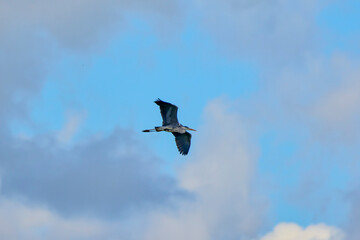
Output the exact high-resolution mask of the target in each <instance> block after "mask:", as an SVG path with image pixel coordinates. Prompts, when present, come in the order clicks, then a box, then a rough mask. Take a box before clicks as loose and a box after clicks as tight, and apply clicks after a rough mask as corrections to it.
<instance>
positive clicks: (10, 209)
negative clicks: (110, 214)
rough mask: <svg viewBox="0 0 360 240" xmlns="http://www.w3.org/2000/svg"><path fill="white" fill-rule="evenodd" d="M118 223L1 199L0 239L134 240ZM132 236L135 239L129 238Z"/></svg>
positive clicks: (121, 223)
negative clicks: (61, 214)
mask: <svg viewBox="0 0 360 240" xmlns="http://www.w3.org/2000/svg"><path fill="white" fill-rule="evenodd" d="M125 226H126V227H129V224H126V223H123V222H121V221H118V222H116V221H112V222H110V221H101V220H98V219H92V218H86V217H81V218H65V217H62V216H60V215H58V214H56V213H54V212H53V211H51V210H50V209H48V208H44V207H40V206H34V205H27V204H25V203H23V202H21V201H17V200H14V199H7V198H4V197H2V199H1V201H0V238H1V239H7V240H16V239H32V240H41V239H54V240H58V239H59V240H60V239H69V240H75V239H76V240H78V239H84V240H85V239H89V240H90V239H124V235H123V234H125V235H126V239H137V238H136V237H135V236H136V234H135V233H133V234H132V235H131V234H129V232H128V231H127V230H126V227H125ZM131 236H134V238H131Z"/></svg>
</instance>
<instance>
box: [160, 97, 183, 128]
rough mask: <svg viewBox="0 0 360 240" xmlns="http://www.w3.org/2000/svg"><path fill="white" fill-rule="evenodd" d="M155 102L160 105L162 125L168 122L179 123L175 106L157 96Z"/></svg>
mask: <svg viewBox="0 0 360 240" xmlns="http://www.w3.org/2000/svg"><path fill="white" fill-rule="evenodd" d="M155 103H156V104H157V105H158V106H159V107H160V112H161V117H162V119H163V123H162V124H163V126H165V125H169V124H179V122H178V119H177V110H178V107H177V106H175V105H173V104H171V103H168V102H164V101H162V100H160V99H159V98H158V99H157V100H156V101H155Z"/></svg>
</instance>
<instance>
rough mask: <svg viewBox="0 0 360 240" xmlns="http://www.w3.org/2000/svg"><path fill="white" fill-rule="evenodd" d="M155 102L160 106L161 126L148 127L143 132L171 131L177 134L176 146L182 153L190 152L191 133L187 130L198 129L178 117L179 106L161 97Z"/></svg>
mask: <svg viewBox="0 0 360 240" xmlns="http://www.w3.org/2000/svg"><path fill="white" fill-rule="evenodd" d="M155 103H156V104H157V105H158V106H159V107H160V112H161V116H162V119H163V122H162V126H161V127H155V128H154V129H146V130H143V132H160V131H165V132H171V133H172V134H173V135H174V136H175V142H176V146H177V148H178V150H179V152H180V154H182V155H186V154H188V152H189V149H190V144H191V134H190V133H188V132H187V131H186V130H191V131H196V130H195V129H192V128H189V127H187V126H183V125H181V124H180V123H179V121H178V119H177V110H178V107H177V106H175V105H173V104H171V103H168V102H164V101H162V100H160V99H159V98H158V99H157V100H156V101H155Z"/></svg>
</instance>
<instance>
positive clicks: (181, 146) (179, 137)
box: [172, 132, 191, 155]
mask: <svg viewBox="0 0 360 240" xmlns="http://www.w3.org/2000/svg"><path fill="white" fill-rule="evenodd" d="M172 134H173V135H174V136H175V142H176V146H177V148H178V150H179V152H180V154H182V155H186V154H188V152H189V149H190V144H191V134H190V133H188V132H185V133H177V132H173V133H172Z"/></svg>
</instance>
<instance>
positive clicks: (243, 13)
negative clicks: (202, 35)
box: [198, 0, 320, 64]
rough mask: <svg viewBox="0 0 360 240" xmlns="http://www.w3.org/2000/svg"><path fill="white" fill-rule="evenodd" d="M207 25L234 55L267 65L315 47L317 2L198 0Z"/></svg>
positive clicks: (294, 56) (286, 60) (301, 54)
mask: <svg viewBox="0 0 360 240" xmlns="http://www.w3.org/2000/svg"><path fill="white" fill-rule="evenodd" d="M198 7H199V10H200V12H201V13H202V16H203V18H202V20H203V22H204V25H205V26H206V28H207V29H208V30H209V32H210V33H212V34H213V36H214V37H215V38H216V39H217V40H218V42H220V43H221V45H223V46H224V49H225V50H227V51H229V52H230V53H231V54H232V55H233V54H234V53H235V55H236V56H241V57H244V58H247V59H256V60H258V61H261V62H266V63H267V64H273V63H279V62H280V63H285V62H286V63H287V64H289V62H288V61H289V60H291V61H298V60H299V59H301V58H302V57H304V56H306V54H308V53H309V51H311V50H312V49H313V48H314V45H315V42H316V41H315V40H316V38H315V37H316V25H315V24H314V21H315V13H316V12H317V10H318V8H319V7H320V4H319V2H317V1H308V0H307V1H291V2H289V1H284V0H273V1H266V0H257V1H249V0H240V1H236V0H225V1H216V0H210V1H198Z"/></svg>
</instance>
